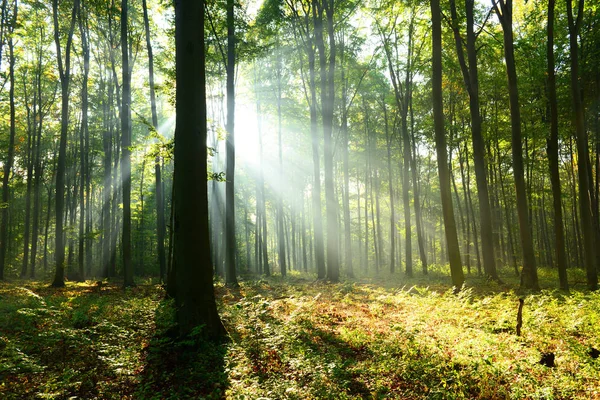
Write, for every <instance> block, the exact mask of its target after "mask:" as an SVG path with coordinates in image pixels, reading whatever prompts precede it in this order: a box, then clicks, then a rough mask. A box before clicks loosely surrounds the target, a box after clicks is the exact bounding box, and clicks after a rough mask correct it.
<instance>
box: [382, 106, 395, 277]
mask: <svg viewBox="0 0 600 400" xmlns="http://www.w3.org/2000/svg"><path fill="white" fill-rule="evenodd" d="M381 104H382V107H383V120H384V124H385V140H386V144H387V167H388V186H389V189H390V273H392V274H393V273H394V272H395V271H396V213H395V210H394V184H393V179H392V149H391V147H392V139H391V137H390V132H389V123H388V113H387V107H386V105H385V98H382V101H381Z"/></svg>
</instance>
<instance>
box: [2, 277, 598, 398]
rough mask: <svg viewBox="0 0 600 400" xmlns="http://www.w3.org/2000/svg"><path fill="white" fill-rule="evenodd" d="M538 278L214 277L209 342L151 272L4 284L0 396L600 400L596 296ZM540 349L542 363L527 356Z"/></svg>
mask: <svg viewBox="0 0 600 400" xmlns="http://www.w3.org/2000/svg"><path fill="white" fill-rule="evenodd" d="M507 273H508V272H507ZM571 275H572V276H571V278H572V280H575V281H577V279H579V278H578V277H580V276H582V275H581V273H580V271H572V273H571ZM541 276H542V285H543V286H545V287H547V288H548V289H546V290H542V291H541V292H539V293H530V294H527V293H519V294H517V293H516V292H515V291H514V290H513V289H514V288H515V287H516V285H515V282H516V279H515V280H510V279H509V282H508V283H507V284H502V285H498V284H496V283H493V282H492V283H490V282H485V281H484V280H482V279H477V278H471V279H468V281H467V282H469V283H468V285H467V286H465V288H463V290H462V291H461V292H460V293H459V294H458V295H455V294H453V291H452V288H450V287H449V286H448V283H447V281H448V279H447V278H446V277H445V276H444V271H437V272H436V271H435V270H434V271H432V273H431V274H430V277H428V278H426V279H425V278H423V277H420V278H415V279H410V280H408V279H406V278H404V277H403V276H402V274H397V276H395V277H390V276H380V277H379V278H371V279H366V278H365V279H361V280H356V281H347V282H344V283H339V284H329V283H325V282H317V281H315V280H314V279H313V278H311V277H309V276H304V275H298V274H292V276H291V277H290V278H288V279H287V280H285V281H282V280H281V279H278V278H271V279H267V280H265V279H263V280H256V279H246V280H243V281H242V282H241V287H240V288H239V289H228V288H226V287H224V286H223V285H222V284H221V283H218V284H217V288H216V290H217V297H218V299H219V308H220V313H221V315H222V318H223V321H224V324H225V326H226V328H227V330H228V332H229V339H228V340H227V341H225V342H223V343H221V344H218V345H215V344H211V343H206V342H204V341H203V340H202V339H201V337H202V335H201V327H200V328H198V330H197V332H195V334H194V335H192V336H191V337H189V338H188V339H186V340H184V341H179V340H176V339H175V334H174V332H175V331H176V329H174V327H173V304H172V302H170V301H168V300H164V291H163V289H162V287H161V286H160V285H156V284H152V283H151V282H147V283H140V284H138V286H137V287H135V288H131V289H127V290H123V289H122V288H121V287H120V286H119V284H118V283H117V282H112V283H103V284H102V285H101V286H99V285H98V284H97V282H92V281H88V282H85V283H72V282H69V283H68V284H67V287H66V288H64V289H53V288H49V287H48V285H47V283H44V282H31V281H13V282H8V283H6V282H3V283H0V398H2V399H27V398H31V399H36V398H40V399H42V398H56V399H74V398H85V399H91V398H98V399H128V398H129V399H182V398H191V399H197V398H209V399H219V398H232V399H257V398H263V399H345V398H366V399H370V398H373V399H383V398H399V399H454V398H457V399H460V398H464V399H475V398H480V399H506V398H511V399H571V398H573V399H577V398H578V399H593V398H600V358H598V355H599V354H598V353H599V352H598V351H597V350H596V349H600V294H598V293H590V292H587V291H585V290H584V289H583V285H579V286H581V288H580V287H579V286H576V290H572V291H571V293H569V294H567V293H562V292H559V291H557V290H553V289H551V287H552V285H553V282H556V281H555V280H554V277H553V274H552V273H551V272H548V273H547V276H544V273H543V272H542V273H541ZM544 279H546V280H544ZM580 283H583V282H580ZM519 297H521V298H524V300H525V305H524V309H523V329H522V335H521V336H517V335H516V332H515V326H516V315H517V308H518V304H519V302H518V298H519ZM550 354H552V355H554V366H547V365H543V364H542V363H540V361H541V360H542V358H544V357H546V360H547V359H548V357H549V355H550ZM546 364H548V363H546Z"/></svg>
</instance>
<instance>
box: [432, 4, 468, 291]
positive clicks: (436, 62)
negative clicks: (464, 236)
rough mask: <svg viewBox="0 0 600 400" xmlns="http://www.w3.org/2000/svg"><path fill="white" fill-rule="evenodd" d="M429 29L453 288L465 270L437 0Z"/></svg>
mask: <svg viewBox="0 0 600 400" xmlns="http://www.w3.org/2000/svg"><path fill="white" fill-rule="evenodd" d="M430 6H431V28H432V29H431V32H432V96H433V119H434V127H435V148H436V152H437V161H438V174H439V179H440V195H441V198H442V213H443V216H444V228H445V232H446V241H447V245H448V258H449V261H450V273H451V277H452V284H453V285H454V288H455V290H457V291H458V290H460V289H461V288H462V285H463V283H464V280H465V279H464V273H463V270H462V264H461V259H460V249H459V246H458V235H457V233H456V221H455V219H454V209H453V208H452V193H451V190H450V173H449V168H448V150H447V148H446V134H445V133H444V108H443V97H442V23H441V10H440V2H439V0H430Z"/></svg>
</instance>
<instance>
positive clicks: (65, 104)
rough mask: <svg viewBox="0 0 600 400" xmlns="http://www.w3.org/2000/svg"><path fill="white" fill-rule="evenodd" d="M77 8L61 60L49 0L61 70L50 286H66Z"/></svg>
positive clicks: (55, 8) (55, 6) (76, 5)
mask: <svg viewBox="0 0 600 400" xmlns="http://www.w3.org/2000/svg"><path fill="white" fill-rule="evenodd" d="M78 9H79V0H75V1H74V2H73V11H72V12H71V25H70V28H69V32H68V34H67V45H66V48H65V54H64V57H65V60H64V64H63V59H62V57H63V54H62V50H61V46H60V29H59V25H58V0H53V1H52V17H53V22H54V42H55V44H56V57H57V61H58V71H59V74H60V86H61V101H62V104H61V113H60V118H61V121H60V122H61V123H60V144H59V148H58V166H57V170H56V228H55V231H54V232H55V236H56V245H55V248H54V253H55V260H56V270H55V274H54V281H53V282H52V286H53V287H63V286H65V278H64V274H65V242H64V227H63V221H64V220H63V218H64V217H63V214H64V209H65V172H66V166H67V135H68V129H69V83H70V79H71V46H72V43H73V31H74V30H75V21H76V17H77V11H78Z"/></svg>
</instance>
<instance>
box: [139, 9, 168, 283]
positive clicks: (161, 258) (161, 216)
mask: <svg viewBox="0 0 600 400" xmlns="http://www.w3.org/2000/svg"><path fill="white" fill-rule="evenodd" d="M142 8H143V13H144V30H145V32H146V48H147V49H148V84H149V86H150V110H151V112H152V126H153V127H154V131H155V133H156V134H159V133H158V114H157V112H156V90H155V88H154V54H153V52H152V41H151V40H150V21H149V19H148V6H147V5H146V0H142ZM154 176H155V188H156V189H155V193H156V236H157V240H156V241H157V247H158V264H159V268H160V278H161V279H162V280H164V279H165V274H166V258H165V206H164V194H163V190H162V186H163V184H162V174H161V167H160V156H159V155H157V156H156V158H155V160H154Z"/></svg>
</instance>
